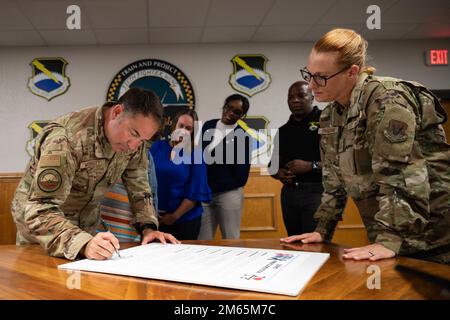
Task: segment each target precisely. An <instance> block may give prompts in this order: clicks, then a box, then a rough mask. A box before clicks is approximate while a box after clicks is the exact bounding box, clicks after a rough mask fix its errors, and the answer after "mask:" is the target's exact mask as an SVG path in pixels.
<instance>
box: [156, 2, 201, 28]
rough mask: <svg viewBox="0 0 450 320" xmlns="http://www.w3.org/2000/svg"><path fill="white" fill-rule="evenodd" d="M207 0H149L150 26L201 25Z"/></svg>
mask: <svg viewBox="0 0 450 320" xmlns="http://www.w3.org/2000/svg"><path fill="white" fill-rule="evenodd" d="M208 6H209V0H189V1H186V0H150V3H149V6H148V16H149V24H150V27H201V26H203V23H204V21H205V19H206V14H207V12H208Z"/></svg>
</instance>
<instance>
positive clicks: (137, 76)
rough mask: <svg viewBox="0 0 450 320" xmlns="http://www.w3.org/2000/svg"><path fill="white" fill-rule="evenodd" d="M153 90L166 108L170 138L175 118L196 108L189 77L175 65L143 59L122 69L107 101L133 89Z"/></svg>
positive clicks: (108, 94)
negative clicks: (187, 110)
mask: <svg viewBox="0 0 450 320" xmlns="http://www.w3.org/2000/svg"><path fill="white" fill-rule="evenodd" d="M133 87H139V88H143V89H150V90H153V91H154V92H155V93H156V94H157V95H158V96H159V98H160V99H161V103H162V105H163V106H164V118H165V128H164V136H167V134H168V132H169V130H170V126H171V124H172V119H173V118H174V116H175V115H176V114H177V113H178V112H179V111H181V110H183V109H195V95H194V90H193V88H192V85H191V82H190V81H189V79H188V77H187V76H186V75H185V74H184V73H183V72H182V71H181V70H180V69H179V68H177V67H176V66H174V65H173V64H171V63H169V62H167V61H163V60H156V59H146V60H139V61H135V62H133V63H130V64H129V65H127V66H126V67H124V68H122V69H121V70H120V71H119V72H118V73H117V74H116V75H115V76H114V79H113V80H112V81H111V84H110V85H109V88H108V93H107V97H106V100H107V101H115V100H118V99H119V97H120V96H121V95H122V94H124V93H125V92H126V91H127V90H128V89H129V88H133Z"/></svg>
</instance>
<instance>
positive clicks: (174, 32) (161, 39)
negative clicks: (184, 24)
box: [150, 28, 202, 43]
mask: <svg viewBox="0 0 450 320" xmlns="http://www.w3.org/2000/svg"><path fill="white" fill-rule="evenodd" d="M201 37H202V28H150V43H199V42H200V40H201Z"/></svg>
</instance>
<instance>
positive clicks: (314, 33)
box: [301, 24, 363, 42]
mask: <svg viewBox="0 0 450 320" xmlns="http://www.w3.org/2000/svg"><path fill="white" fill-rule="evenodd" d="M362 27H363V26H362V25H358V24H318V25H314V26H312V28H311V29H310V30H309V31H308V32H306V33H305V34H304V35H303V37H302V39H301V40H303V41H313V42H315V41H317V40H319V39H320V38H321V37H322V36H323V35H324V34H325V33H327V32H328V31H331V30H332V29H335V28H344V29H352V30H355V31H356V32H359V31H360V30H361V29H362Z"/></svg>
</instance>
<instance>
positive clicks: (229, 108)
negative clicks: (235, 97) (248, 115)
mask: <svg viewBox="0 0 450 320" xmlns="http://www.w3.org/2000/svg"><path fill="white" fill-rule="evenodd" d="M223 110H225V111H226V112H231V113H232V114H233V115H234V116H236V117H238V118H240V117H242V116H243V115H244V112H243V111H242V110H239V109H234V108H233V107H232V106H230V105H229V104H226V105H224V106H223Z"/></svg>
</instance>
